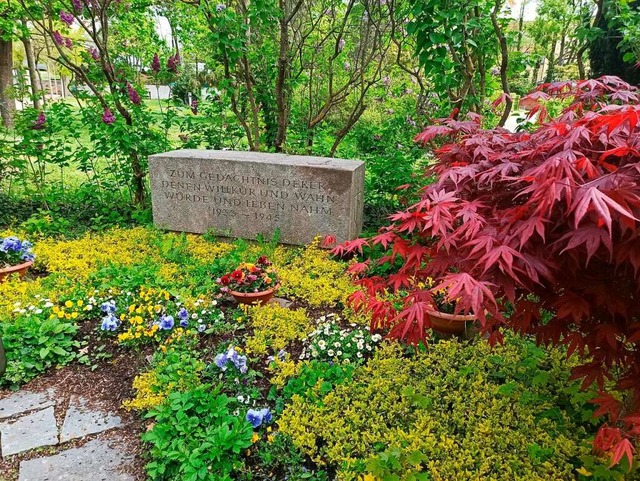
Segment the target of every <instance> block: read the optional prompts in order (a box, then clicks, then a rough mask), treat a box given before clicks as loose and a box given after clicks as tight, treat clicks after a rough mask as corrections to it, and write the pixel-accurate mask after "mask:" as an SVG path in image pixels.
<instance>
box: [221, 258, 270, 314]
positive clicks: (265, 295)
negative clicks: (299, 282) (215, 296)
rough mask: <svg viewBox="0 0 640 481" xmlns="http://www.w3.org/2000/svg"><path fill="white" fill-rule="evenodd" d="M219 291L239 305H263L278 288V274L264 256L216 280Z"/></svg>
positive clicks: (245, 263) (241, 265) (244, 263)
mask: <svg viewBox="0 0 640 481" xmlns="http://www.w3.org/2000/svg"><path fill="white" fill-rule="evenodd" d="M217 282H218V284H219V285H220V286H221V289H220V290H221V291H222V292H225V293H228V294H230V295H232V296H233V297H234V299H235V300H236V301H238V302H239V303H240V304H264V303H266V302H268V301H269V300H270V299H271V298H272V297H273V296H274V295H275V293H276V291H277V290H278V287H280V283H279V281H278V274H277V272H276V271H275V269H274V268H273V265H272V263H271V261H270V260H269V259H267V257H266V256H260V257H259V258H258V260H257V261H256V262H255V263H254V264H251V263H247V262H243V263H242V264H240V265H239V266H238V267H237V268H236V269H235V270H233V271H231V272H230V273H228V274H225V275H224V276H222V277H220V278H219V279H217Z"/></svg>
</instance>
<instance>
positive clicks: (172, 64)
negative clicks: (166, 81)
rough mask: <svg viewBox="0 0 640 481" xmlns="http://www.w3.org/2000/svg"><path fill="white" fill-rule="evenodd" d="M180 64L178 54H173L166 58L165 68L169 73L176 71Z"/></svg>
mask: <svg viewBox="0 0 640 481" xmlns="http://www.w3.org/2000/svg"><path fill="white" fill-rule="evenodd" d="M179 66H180V55H178V54H175V55H172V56H171V57H169V59H168V60H167V70H168V71H169V72H171V73H177V72H178V67H179Z"/></svg>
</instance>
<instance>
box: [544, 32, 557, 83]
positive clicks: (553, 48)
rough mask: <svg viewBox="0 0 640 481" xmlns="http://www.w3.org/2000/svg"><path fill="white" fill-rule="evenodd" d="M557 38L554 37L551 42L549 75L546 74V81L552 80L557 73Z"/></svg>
mask: <svg viewBox="0 0 640 481" xmlns="http://www.w3.org/2000/svg"><path fill="white" fill-rule="evenodd" d="M557 43H558V42H557V39H555V38H554V39H553V42H551V50H550V51H549V57H548V60H549V65H548V67H547V75H546V76H545V80H544V81H545V82H552V81H553V76H554V75H555V66H556V44H557Z"/></svg>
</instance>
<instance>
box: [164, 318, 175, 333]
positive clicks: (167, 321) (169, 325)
mask: <svg viewBox="0 0 640 481" xmlns="http://www.w3.org/2000/svg"><path fill="white" fill-rule="evenodd" d="M174 324H175V323H174V320H173V316H167V315H166V314H164V315H163V316H162V317H161V318H160V329H164V330H165V331H170V330H171V329H173V325H174Z"/></svg>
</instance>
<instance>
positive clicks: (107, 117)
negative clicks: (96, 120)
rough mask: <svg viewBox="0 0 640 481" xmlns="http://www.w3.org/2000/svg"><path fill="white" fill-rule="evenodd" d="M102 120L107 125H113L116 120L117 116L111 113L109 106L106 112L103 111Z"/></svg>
mask: <svg viewBox="0 0 640 481" xmlns="http://www.w3.org/2000/svg"><path fill="white" fill-rule="evenodd" d="M102 121H103V122H104V123H105V124H107V125H111V124H112V123H114V122H115V121H116V118H115V116H114V115H113V114H112V113H111V110H109V109H108V108H105V109H104V112H103V113H102Z"/></svg>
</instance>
